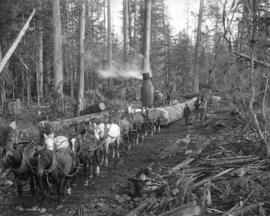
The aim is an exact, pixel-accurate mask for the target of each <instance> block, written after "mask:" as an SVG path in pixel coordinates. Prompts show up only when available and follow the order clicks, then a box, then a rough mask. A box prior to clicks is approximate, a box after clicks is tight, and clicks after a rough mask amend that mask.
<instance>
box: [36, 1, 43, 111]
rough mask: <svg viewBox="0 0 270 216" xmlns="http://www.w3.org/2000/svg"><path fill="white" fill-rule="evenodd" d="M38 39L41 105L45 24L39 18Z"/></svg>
mask: <svg viewBox="0 0 270 216" xmlns="http://www.w3.org/2000/svg"><path fill="white" fill-rule="evenodd" d="M38 7H39V11H40V12H41V11H42V1H41V0H39V1H38ZM37 27H38V29H37V41H38V69H37V78H36V79H37V103H38V106H39V105H40V100H42V98H43V68H44V67H43V25H42V20H41V18H39V20H38V21H37Z"/></svg>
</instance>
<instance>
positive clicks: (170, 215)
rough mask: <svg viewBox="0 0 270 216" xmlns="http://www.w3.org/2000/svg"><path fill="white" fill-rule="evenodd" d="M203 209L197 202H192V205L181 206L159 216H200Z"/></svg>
mask: <svg viewBox="0 0 270 216" xmlns="http://www.w3.org/2000/svg"><path fill="white" fill-rule="evenodd" d="M200 214H201V208H200V207H199V206H198V205H197V202H196V201H192V202H190V203H187V204H184V205H182V206H179V207H177V208H175V209H172V210H170V211H167V212H165V213H163V214H160V215H159V216H186V215H189V216H193V215H200Z"/></svg>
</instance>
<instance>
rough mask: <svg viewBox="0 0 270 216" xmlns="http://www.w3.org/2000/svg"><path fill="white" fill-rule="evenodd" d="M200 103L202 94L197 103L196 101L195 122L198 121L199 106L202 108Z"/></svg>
mask: <svg viewBox="0 0 270 216" xmlns="http://www.w3.org/2000/svg"><path fill="white" fill-rule="evenodd" d="M200 103H201V96H198V97H197V99H196V101H195V103H194V108H195V109H194V112H195V122H197V120H198V117H199V108H200Z"/></svg>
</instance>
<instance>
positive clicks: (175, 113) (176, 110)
mask: <svg viewBox="0 0 270 216" xmlns="http://www.w3.org/2000/svg"><path fill="white" fill-rule="evenodd" d="M196 99H197V98H196V97H195V98H192V99H191V100H188V101H186V102H184V103H180V104H176V105H172V106H166V107H157V108H153V109H151V110H150V112H149V118H150V119H158V118H159V119H160V124H161V125H162V126H166V125H169V124H171V123H173V122H175V121H177V120H179V119H181V118H182V117H183V113H184V112H183V111H184V108H185V104H188V106H189V108H190V111H193V110H194V103H195V101H196Z"/></svg>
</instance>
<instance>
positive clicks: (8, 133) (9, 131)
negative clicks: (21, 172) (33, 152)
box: [1, 121, 19, 163]
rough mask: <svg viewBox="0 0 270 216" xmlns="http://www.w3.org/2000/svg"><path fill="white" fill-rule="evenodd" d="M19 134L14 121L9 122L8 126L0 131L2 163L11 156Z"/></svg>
mask: <svg viewBox="0 0 270 216" xmlns="http://www.w3.org/2000/svg"><path fill="white" fill-rule="evenodd" d="M18 139H19V133H18V130H17V124H16V122H15V121H13V122H11V123H10V125H8V126H5V127H4V128H2V130H1V146H2V158H3V159H4V163H5V162H6V160H7V159H8V158H9V157H11V156H12V155H13V150H14V147H13V145H14V144H17V143H18Z"/></svg>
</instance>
